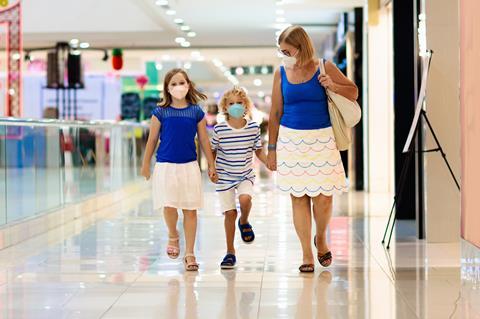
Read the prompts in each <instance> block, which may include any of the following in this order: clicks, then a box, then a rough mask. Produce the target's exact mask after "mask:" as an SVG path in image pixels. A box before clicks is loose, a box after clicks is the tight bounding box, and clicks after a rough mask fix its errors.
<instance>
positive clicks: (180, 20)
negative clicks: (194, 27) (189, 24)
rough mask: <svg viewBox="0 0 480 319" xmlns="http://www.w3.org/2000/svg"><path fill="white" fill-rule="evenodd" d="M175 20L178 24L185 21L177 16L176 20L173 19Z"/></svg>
mask: <svg viewBox="0 0 480 319" xmlns="http://www.w3.org/2000/svg"><path fill="white" fill-rule="evenodd" d="M173 22H175V23H176V24H182V23H183V19H180V18H176V19H175V20H173Z"/></svg>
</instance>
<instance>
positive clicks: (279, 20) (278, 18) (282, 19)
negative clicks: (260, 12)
mask: <svg viewBox="0 0 480 319" xmlns="http://www.w3.org/2000/svg"><path fill="white" fill-rule="evenodd" d="M276 21H277V22H278V23H284V22H285V21H286V20H285V18H284V17H277V19H276Z"/></svg>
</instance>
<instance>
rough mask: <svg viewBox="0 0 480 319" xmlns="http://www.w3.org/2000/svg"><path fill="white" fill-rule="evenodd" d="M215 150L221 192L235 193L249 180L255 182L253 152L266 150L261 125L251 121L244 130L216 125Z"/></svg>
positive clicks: (225, 124)
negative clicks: (240, 185)
mask: <svg viewBox="0 0 480 319" xmlns="http://www.w3.org/2000/svg"><path fill="white" fill-rule="evenodd" d="M212 148H213V150H215V151H217V158H216V168H217V174H218V183H217V192H221V191H226V190H229V189H232V188H234V187H236V186H237V185H238V184H240V183H241V182H243V181H245V180H249V181H251V182H252V183H253V182H254V180H255V172H254V170H253V167H252V161H253V152H254V151H256V150H258V149H260V148H262V141H261V139H260V127H259V126H258V124H257V123H255V122H253V121H247V124H246V125H245V126H244V127H243V128H240V129H236V128H233V127H231V126H230V125H228V123H227V122H223V123H219V124H217V125H215V128H214V130H213V136H212Z"/></svg>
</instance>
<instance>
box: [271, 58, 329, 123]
mask: <svg viewBox="0 0 480 319" xmlns="http://www.w3.org/2000/svg"><path fill="white" fill-rule="evenodd" d="M280 73H281V76H282V95H283V115H282V118H281V120H280V124H281V125H283V126H285V127H288V128H291V129H295V130H315V129H321V128H326V127H330V126H332V124H331V122H330V115H329V114H328V102H327V94H326V92H325V88H324V87H323V86H321V85H320V83H319V82H318V79H317V78H318V76H319V75H320V71H319V70H317V72H315V74H314V75H313V77H312V78H311V79H310V80H309V81H307V82H305V83H300V84H292V83H290V82H288V79H287V72H285V68H284V67H283V66H281V67H280Z"/></svg>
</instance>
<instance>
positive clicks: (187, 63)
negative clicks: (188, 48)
mask: <svg viewBox="0 0 480 319" xmlns="http://www.w3.org/2000/svg"><path fill="white" fill-rule="evenodd" d="M183 67H184V68H185V69H187V70H189V69H190V68H191V67H192V64H191V63H190V62H186V63H185V64H184V65H183Z"/></svg>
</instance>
